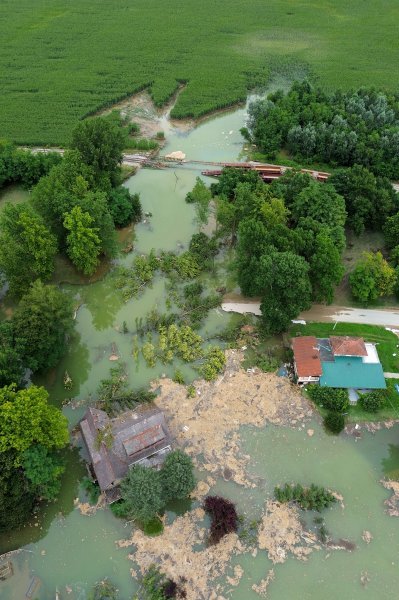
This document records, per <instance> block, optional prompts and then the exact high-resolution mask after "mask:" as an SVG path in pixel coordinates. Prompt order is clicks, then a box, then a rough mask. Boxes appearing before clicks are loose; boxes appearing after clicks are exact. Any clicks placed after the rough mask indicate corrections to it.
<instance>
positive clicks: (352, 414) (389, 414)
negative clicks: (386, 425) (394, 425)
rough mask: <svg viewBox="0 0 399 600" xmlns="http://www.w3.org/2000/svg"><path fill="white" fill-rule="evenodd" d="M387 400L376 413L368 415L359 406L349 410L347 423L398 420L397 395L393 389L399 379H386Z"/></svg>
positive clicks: (398, 394)
mask: <svg viewBox="0 0 399 600" xmlns="http://www.w3.org/2000/svg"><path fill="white" fill-rule="evenodd" d="M386 382H387V399H386V402H385V405H384V406H383V408H382V409H381V410H379V411H378V412H377V413H369V412H366V411H365V410H363V409H362V407H361V406H360V405H359V404H356V406H351V407H350V409H349V416H348V421H349V422H356V421H384V420H389V419H399V393H398V392H397V391H396V389H395V383H399V379H387V380H386Z"/></svg>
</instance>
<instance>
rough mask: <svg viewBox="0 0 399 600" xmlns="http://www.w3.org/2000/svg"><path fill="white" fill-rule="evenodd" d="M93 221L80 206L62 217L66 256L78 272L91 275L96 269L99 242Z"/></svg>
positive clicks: (96, 228)
mask: <svg viewBox="0 0 399 600" xmlns="http://www.w3.org/2000/svg"><path fill="white" fill-rule="evenodd" d="M93 223H94V219H93V218H92V217H91V216H90V215H89V213H87V212H83V211H82V209H81V207H80V206H74V207H73V209H72V210H71V212H70V213H66V214H65V217H64V227H65V229H67V230H68V231H69V233H68V235H67V240H66V241H67V254H68V256H69V258H70V259H71V261H72V262H73V264H74V265H75V267H76V268H77V269H78V271H81V272H82V273H84V274H85V275H93V273H94V272H95V270H96V269H97V266H98V263H99V259H98V255H99V253H100V249H101V240H100V238H99V236H98V231H99V229H98V227H93Z"/></svg>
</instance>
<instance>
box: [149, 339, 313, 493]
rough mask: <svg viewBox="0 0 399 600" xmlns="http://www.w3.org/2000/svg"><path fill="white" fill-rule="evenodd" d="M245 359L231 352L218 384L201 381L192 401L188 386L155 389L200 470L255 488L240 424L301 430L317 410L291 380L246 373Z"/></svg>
mask: <svg viewBox="0 0 399 600" xmlns="http://www.w3.org/2000/svg"><path fill="white" fill-rule="evenodd" d="M242 358H243V356H242V353H241V352H239V351H237V350H229V351H227V352H226V359H227V363H226V369H225V372H224V373H223V375H222V376H221V377H220V378H219V379H218V380H216V381H215V382H206V381H203V380H201V381H197V382H196V383H195V387H196V390H197V394H196V396H195V397H194V398H187V392H186V388H185V387H184V386H181V385H179V384H176V383H174V382H173V381H171V380H170V379H163V380H161V381H159V382H157V383H155V384H154V388H155V387H156V386H157V385H159V386H160V388H161V393H160V396H159V397H158V398H157V399H156V401H155V402H156V404H157V405H158V406H159V408H161V409H162V410H163V411H164V412H165V414H166V416H167V419H168V425H169V427H170V429H171V431H172V435H173V437H175V439H176V440H177V442H178V444H179V445H180V446H181V447H183V448H184V450H185V451H186V452H187V453H188V454H190V455H191V456H192V458H193V460H194V462H195V464H196V465H197V466H200V467H201V468H205V469H206V470H207V471H209V472H211V473H214V474H216V475H217V476H222V477H224V478H225V479H231V480H234V481H235V482H236V483H238V484H241V485H245V486H248V487H254V486H255V484H254V483H253V482H250V481H249V479H248V476H247V474H246V472H245V467H246V465H247V463H248V461H249V457H248V456H243V455H242V454H240V450H239V444H240V436H239V427H240V425H253V426H255V427H263V426H264V425H265V424H266V423H267V422H269V423H273V424H276V425H286V426H291V427H298V426H301V425H302V424H303V422H304V421H305V420H307V419H309V418H310V417H311V416H312V408H311V406H310V404H309V403H308V402H307V400H306V399H305V398H304V397H303V396H302V395H301V393H300V391H299V390H298V388H296V387H295V386H293V385H292V384H291V383H290V382H289V381H288V379H286V378H283V377H278V376H277V375H275V374H272V373H262V372H261V371H258V370H257V369H255V370H251V371H250V372H246V371H244V370H243V369H242V368H241V360H242Z"/></svg>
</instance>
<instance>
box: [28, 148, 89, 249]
mask: <svg viewBox="0 0 399 600" xmlns="http://www.w3.org/2000/svg"><path fill="white" fill-rule="evenodd" d="M93 187H94V174H93V170H92V169H90V167H88V166H87V165H85V164H84V162H83V160H82V157H81V155H80V153H79V152H78V151H77V150H68V151H67V152H65V155H64V158H63V160H62V162H61V163H60V164H59V165H57V166H56V167H53V169H51V171H50V173H49V174H48V175H47V176H46V177H42V178H41V179H40V181H39V182H38V184H37V185H36V186H35V187H34V188H33V190H32V195H31V199H32V204H33V206H34V208H35V210H36V211H37V212H38V213H39V214H40V215H41V216H42V218H43V220H44V222H45V223H46V225H48V227H50V228H51V230H52V232H53V233H54V234H55V235H56V237H57V239H58V240H59V242H60V245H61V246H63V244H64V242H65V237H66V232H65V230H64V226H63V222H64V215H65V213H67V212H69V211H70V210H71V208H72V207H73V206H75V205H76V204H79V201H80V200H81V199H82V198H83V197H84V196H85V195H86V194H87V192H88V191H89V190H90V189H92V188H93Z"/></svg>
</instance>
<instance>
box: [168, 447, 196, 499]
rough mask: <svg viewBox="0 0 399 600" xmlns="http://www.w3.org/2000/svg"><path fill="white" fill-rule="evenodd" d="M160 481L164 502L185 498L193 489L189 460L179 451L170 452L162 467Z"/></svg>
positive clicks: (191, 466)
mask: <svg viewBox="0 0 399 600" xmlns="http://www.w3.org/2000/svg"><path fill="white" fill-rule="evenodd" d="M161 481H162V489H163V497H164V500H165V501H166V502H167V501H169V500H183V499H184V498H187V496H188V495H189V494H190V493H191V492H192V491H193V489H194V487H195V478H194V474H193V461H192V460H191V458H190V457H189V456H188V455H187V454H185V453H184V452H182V451H181V450H174V451H173V452H170V453H169V454H168V455H167V457H166V458H165V462H164V463H163V465H162V469H161Z"/></svg>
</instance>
